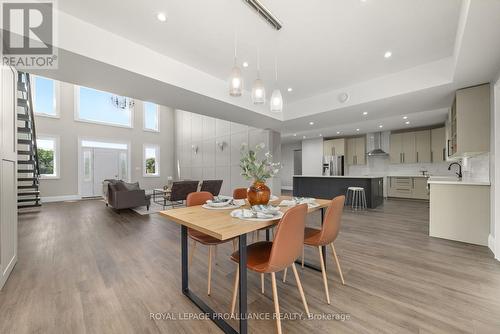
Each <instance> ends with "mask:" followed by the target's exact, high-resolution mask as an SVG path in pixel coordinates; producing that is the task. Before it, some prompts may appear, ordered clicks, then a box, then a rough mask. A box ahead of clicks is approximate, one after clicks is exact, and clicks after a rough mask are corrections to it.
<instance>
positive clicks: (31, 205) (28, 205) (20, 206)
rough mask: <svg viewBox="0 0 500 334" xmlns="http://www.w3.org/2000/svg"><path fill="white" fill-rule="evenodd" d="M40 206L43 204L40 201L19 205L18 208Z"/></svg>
mask: <svg viewBox="0 0 500 334" xmlns="http://www.w3.org/2000/svg"><path fill="white" fill-rule="evenodd" d="M39 206H42V204H40V203H38V204H27V205H18V206H17V208H18V209H26V208H34V207H39Z"/></svg>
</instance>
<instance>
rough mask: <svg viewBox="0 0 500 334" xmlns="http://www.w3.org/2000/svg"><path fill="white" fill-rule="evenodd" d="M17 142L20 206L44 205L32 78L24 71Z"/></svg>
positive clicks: (19, 85) (19, 92) (19, 90)
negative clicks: (40, 180)
mask: <svg viewBox="0 0 500 334" xmlns="http://www.w3.org/2000/svg"><path fill="white" fill-rule="evenodd" d="M17 143H18V145H17V147H18V151H17V154H18V156H17V168H18V169H17V181H18V182H17V189H18V193H17V207H18V209H23V208H32V207H37V206H41V201H40V190H39V185H40V184H39V178H40V171H39V165H38V154H37V149H36V131H35V114H34V112H33V103H32V96H31V85H30V75H29V74H28V73H23V72H19V74H18V82H17Z"/></svg>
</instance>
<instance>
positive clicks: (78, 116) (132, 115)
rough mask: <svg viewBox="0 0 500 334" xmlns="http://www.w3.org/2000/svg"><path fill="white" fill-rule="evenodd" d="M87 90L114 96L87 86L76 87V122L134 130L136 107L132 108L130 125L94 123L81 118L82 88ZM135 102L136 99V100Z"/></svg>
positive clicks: (74, 92)
mask: <svg viewBox="0 0 500 334" xmlns="http://www.w3.org/2000/svg"><path fill="white" fill-rule="evenodd" d="M82 87H83V88H87V89H93V90H95V91H98V92H102V93H106V94H113V93H110V92H106V91H103V90H100V89H95V88H92V87H86V86H80V85H75V87H74V91H73V96H74V108H73V109H74V110H75V115H74V117H75V121H76V122H82V123H90V124H98V125H105V126H114V127H117V128H125V129H133V128H134V109H135V108H134V107H132V108H130V109H129V111H130V115H129V123H130V125H123V124H116V123H110V122H104V121H94V120H90V119H85V118H81V117H80V88H82ZM134 101H135V99H134Z"/></svg>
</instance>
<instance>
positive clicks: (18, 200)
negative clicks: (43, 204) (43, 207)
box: [17, 197, 40, 203]
mask: <svg viewBox="0 0 500 334" xmlns="http://www.w3.org/2000/svg"><path fill="white" fill-rule="evenodd" d="M21 202H40V197H34V198H18V199H17V203H21Z"/></svg>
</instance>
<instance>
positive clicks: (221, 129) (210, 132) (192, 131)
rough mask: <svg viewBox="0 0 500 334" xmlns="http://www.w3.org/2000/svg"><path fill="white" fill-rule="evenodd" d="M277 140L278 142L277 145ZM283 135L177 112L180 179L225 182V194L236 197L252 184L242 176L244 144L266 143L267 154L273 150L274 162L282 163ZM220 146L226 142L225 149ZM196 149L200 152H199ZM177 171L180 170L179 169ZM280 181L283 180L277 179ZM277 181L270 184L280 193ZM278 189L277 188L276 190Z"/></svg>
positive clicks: (178, 175) (176, 128)
mask: <svg viewBox="0 0 500 334" xmlns="http://www.w3.org/2000/svg"><path fill="white" fill-rule="evenodd" d="M276 141H277V142H276ZM279 141H280V139H279V134H278V135H276V133H273V132H272V131H269V130H262V129H256V128H252V127H249V126H246V125H242V124H238V123H234V122H228V121H225V120H221V119H216V118H212V117H208V116H202V115H199V114H194V113H191V112H187V111H182V110H176V111H175V147H176V158H175V161H176V162H175V165H176V166H178V168H179V170H178V171H179V172H180V173H178V174H177V177H178V178H179V179H193V180H203V179H221V180H223V183H222V189H221V194H223V195H232V191H233V189H234V188H239V187H248V186H249V185H250V183H251V181H247V180H245V179H244V178H243V176H241V169H240V166H239V164H240V156H241V154H240V148H241V145H242V144H243V143H246V144H248V145H249V146H250V147H255V146H256V145H257V144H260V143H264V144H265V145H266V148H265V149H264V150H263V153H265V152H267V151H270V152H271V154H273V160H274V161H279V159H280V150H279V149H277V148H276V147H278V148H279V147H280V144H279ZM218 143H224V145H223V148H222V149H221V148H220V147H219V145H218ZM195 147H197V148H198V151H197V152H195V149H194V148H195ZM176 169H177V167H176ZM277 181H278V182H279V178H277ZM274 183H276V182H275V180H269V181H268V182H267V185H268V186H269V187H270V188H271V190H272V191H273V193H275V194H279V190H280V189H279V184H278V187H275V185H274ZM276 188H277V189H276Z"/></svg>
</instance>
